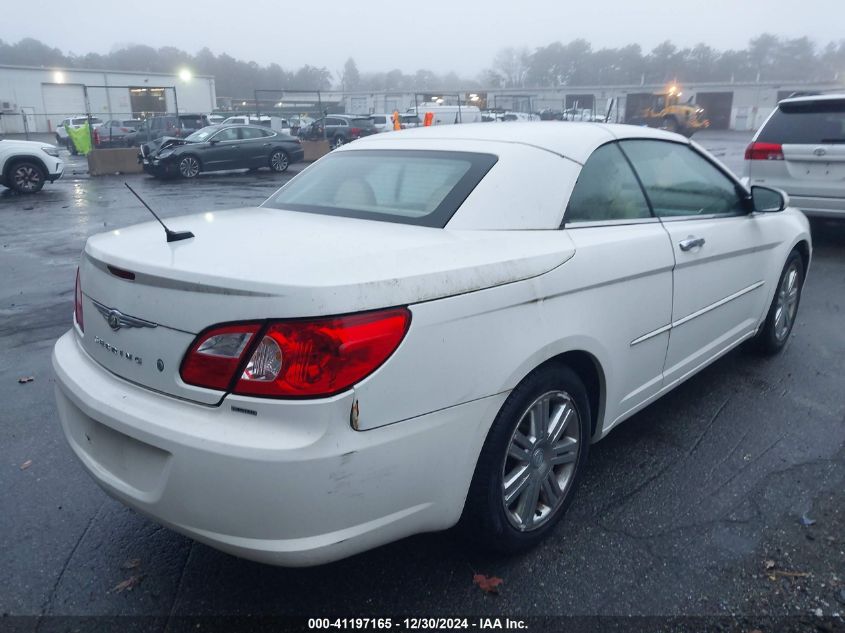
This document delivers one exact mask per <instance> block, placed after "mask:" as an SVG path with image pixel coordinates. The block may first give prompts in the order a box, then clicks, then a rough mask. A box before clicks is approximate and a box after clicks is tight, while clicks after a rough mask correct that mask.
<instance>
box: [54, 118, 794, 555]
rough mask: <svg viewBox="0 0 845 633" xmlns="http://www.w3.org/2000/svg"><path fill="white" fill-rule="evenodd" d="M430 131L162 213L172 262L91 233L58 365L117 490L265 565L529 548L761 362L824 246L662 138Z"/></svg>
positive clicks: (779, 344) (759, 190)
mask: <svg viewBox="0 0 845 633" xmlns="http://www.w3.org/2000/svg"><path fill="white" fill-rule="evenodd" d="M430 132H431V131H430V130H426V129H418V130H407V131H405V132H402V133H401V134H377V135H373V136H370V137H368V138H365V139H361V140H359V141H357V142H355V143H352V144H350V145H348V146H345V147H342V148H340V149H338V150H337V151H335V152H332V153H330V154H329V155H327V156H326V157H324V158H322V159H321V160H319V161H318V162H316V163H315V164H314V165H312V166H311V167H310V168H308V169H306V170H304V171H303V172H301V173H300V174H298V175H297V176H296V177H295V178H293V179H292V180H290V181H289V182H288V183H287V184H285V185H284V186H283V187H282V188H281V189H279V190H278V191H277V192H276V193H275V194H274V195H273V196H271V197H270V198H269V199H268V200H267V201H266V202H265V203H264V204H262V205H261V206H260V207H253V208H241V209H236V210H233V211H228V212H226V211H223V212H221V211H219V210H216V209H214V208H213V207H210V208H209V210H208V213H205V214H198V215H193V216H186V217H181V218H175V219H174V218H171V219H168V224H169V225H170V226H171V228H172V229H174V230H179V231H187V230H190V231H191V232H192V233H193V234H194V237H193V238H191V239H189V240H185V241H183V242H179V243H178V244H177V245H174V244H170V243H168V242H167V241H166V240H165V235H164V233H163V232H162V230H161V227H160V226H159V225H158V224H156V223H155V222H152V221H151V222H147V223H145V224H141V225H138V226H136V227H131V228H128V229H121V230H120V231H119V235H118V234H117V233H118V232H117V231H109V232H107V233H102V234H100V235H96V236H93V237H91V238H89V239H88V242H87V244H86V246H85V250H84V254H83V256H82V258H81V260H80V267H79V271H78V274H77V282H76V291H75V297H76V301H75V303H76V305H75V311H74V314H75V317H74V321H73V325H72V328H71V330H70V331H69V332H68V333H67V334H65V335H64V336H63V337H62V338H61V339H60V340H59V341H58V342H57V343H56V346H55V350H54V353H53V367H54V370H55V376H56V382H57V387H58V388H57V389H56V398H57V402H58V411H59V416H60V418H61V422H62V426H63V429H64V433H65V435H66V437H67V440H68V442H69V443H70V446H71V447H72V448H73V450H74V451H75V453H76V454H77V456H78V457H79V459H80V460H81V462H82V464H83V466H84V467H85V468H86V469H87V470H88V471H89V473H90V474H91V475H92V477H93V478H94V479H95V481H97V482H98V483H99V484H100V485H101V486H102V487H103V488H105V489H106V490H107V491H108V492H109V494H110V495H112V496H114V497H115V498H117V499H119V500H120V501H122V502H123V503H125V504H127V505H129V506H131V507H134V508H137V509H138V510H140V511H141V512H143V513H144V514H145V515H147V516H150V517H153V518H154V519H156V520H157V521H159V522H160V523H162V524H164V525H166V526H169V527H171V528H172V529H174V530H177V531H179V532H182V533H184V534H187V535H189V536H191V537H193V538H196V539H198V540H200V541H202V542H203V543H206V544H209V545H211V546H213V547H217V548H219V549H221V550H224V551H226V552H229V553H232V554H236V555H240V556H244V557H247V558H251V559H255V560H259V561H264V562H269V563H275V564H283V565H315V564H319V563H324V562H327V561H331V560H335V559H339V558H342V557H345V556H349V555H351V554H354V553H357V552H360V551H363V550H366V549H369V548H373V547H376V546H378V545H381V544H383V543H387V542H389V541H393V540H396V539H400V538H402V537H405V536H408V535H411V534H414V533H418V532H425V531H432V530H440V529H446V528H449V527H451V526H453V525H455V524H460V526H461V528H462V529H463V530H465V531H466V533H467V534H469V535H471V537H472V539H473V541H474V542H475V543H478V544H483V545H485V546H488V547H492V548H495V549H498V550H503V551H510V552H513V551H519V550H522V549H525V548H527V547H530V546H532V545H535V544H537V543H538V542H540V541H541V540H542V539H543V538H544V537H545V536H547V535H549V534H550V533H551V532H552V530H554V528H555V524H556V523H557V521H559V520H560V519H561V517H562V516H563V514H564V512H565V510H566V508H567V506H568V504H569V503H570V501H571V500H572V497H573V493H574V491H575V490H576V487H577V484H578V480H579V479H580V477H581V474H582V472H583V470H584V465H585V463H586V461H587V454H588V451H589V447H590V443H591V442H594V441H597V440H599V439H601V438H602V437H604V436H606V435H607V434H608V433H609V432H610V431H611V429H613V428H614V427H615V426H616V425H617V424H619V423H620V422H622V421H623V420H625V419H627V418H629V417H631V416H632V415H633V414H634V413H636V412H637V411H639V410H640V409H642V408H643V407H645V406H646V405H648V404H649V403H651V402H653V401H654V400H656V399H657V398H659V397H660V396H662V395H664V394H665V393H667V392H668V391H670V390H671V389H673V388H674V387H676V386H677V385H679V384H680V383H682V382H683V381H685V380H686V379H688V378H689V377H690V376H693V375H694V374H695V373H697V372H698V371H700V370H701V369H702V368H704V367H706V366H707V365H709V364H710V363H712V362H713V361H715V360H716V359H717V358H719V357H720V356H722V355H723V354H725V353H727V352H728V351H729V350H731V349H733V348H735V347H737V346H738V345H740V344H741V343H743V342H744V341H751V342H753V343H754V345H755V346H757V347H758V348H759V349H760V350H762V351H765V352H768V353H774V352H777V351H779V350H780V349H782V348H783V346H784V345H785V344H786V342H787V340H788V338H789V336H790V332H791V330H792V326H793V324H794V323H795V319H796V315H797V310H798V304H799V300H800V297H801V289H802V287H803V282H804V277H805V274H806V272H807V269H808V266H809V263H810V257H811V243H810V233H809V226H808V221H807V218H806V217H804V215H803V214H801V213H800V212H798V211H797V210H794V209H791V208H787V207H786V203H787V200H786V198H785V196H784V195H783V194H782V193H781V192H779V191H776V190H773V189H768V188H765V187H754V188H752V189H751V190H748V189H745V188H744V187H743V185H742V184H741V183H740V182H739V181H738V180H737V179H736V177H735V176H733V175H732V174H731V172H730V171H729V170H728V169H727V168H726V167H725V166H724V165H722V164H721V163H719V162H718V161H717V160H716V159H715V158H713V157H712V156H711V155H710V154H708V153H707V152H706V151H705V150H703V149H702V148H701V147H699V146H698V145H697V144H695V143H693V142H690V141H689V140H688V139H686V138H684V137H683V136H680V135H677V134H672V133H669V132H665V131H662V130H657V129H649V128H640V127H635V126H626V125H600V124H592V123H584V124H578V125H577V126H573V125H572V124H571V123H548V124H546V125H537V124H536V123H502V124H499V125H477V126H460V125H456V126H444V127H443V128H442V129H440V130H438V134H437V135H436V136H435V137H433V136H432V135H431V133H430ZM670 334H671V336H670ZM690 503H691V504H693V503H695V500H694V499H691V500H690ZM221 508H225V509H226V511H225V512H221V511H220V509H221Z"/></svg>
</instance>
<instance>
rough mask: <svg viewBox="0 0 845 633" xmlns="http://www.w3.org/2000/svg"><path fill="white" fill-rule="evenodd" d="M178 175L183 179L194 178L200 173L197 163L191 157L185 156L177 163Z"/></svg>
mask: <svg viewBox="0 0 845 633" xmlns="http://www.w3.org/2000/svg"><path fill="white" fill-rule="evenodd" d="M179 173H180V174H182V176H183V177H184V178H193V177H195V176H196V175H197V174H198V173H200V164H199V161H198V160H197V159H196V158H194V157H193V156H185V158H183V159H182V160H181V161H180V162H179Z"/></svg>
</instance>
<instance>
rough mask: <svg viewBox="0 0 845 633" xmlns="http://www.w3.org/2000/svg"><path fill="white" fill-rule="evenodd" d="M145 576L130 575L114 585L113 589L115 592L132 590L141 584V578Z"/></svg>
mask: <svg viewBox="0 0 845 633" xmlns="http://www.w3.org/2000/svg"><path fill="white" fill-rule="evenodd" d="M142 578H143V576H129V578H127V579H126V580H123V581H121V582H119V583H117V584H116V585H115V586H114V587H112V589H111V590H112V591H114V592H115V593H122V592H124V591H132V590H133V589H134V588H135V587H137V586H138V585H140V584H141V579H142Z"/></svg>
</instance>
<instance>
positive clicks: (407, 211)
mask: <svg viewBox="0 0 845 633" xmlns="http://www.w3.org/2000/svg"><path fill="white" fill-rule="evenodd" d="M496 160H497V158H496V156H493V155H492V154H477V153H474V152H441V151H427V150H357V151H354V150H353V151H345V152H336V153H332V154H329V155H328V156H326V157H325V158H323V159H322V160H320V161H318V162H317V163H315V164H314V165H313V166H312V167H310V168H308V169H306V170H305V171H304V172H302V173H301V174H299V175H298V176H296V177H295V178H293V179H292V180H291V181H290V182H288V183H287V184H286V185H285V186H284V187H282V188H281V189H279V191H277V192H276V193H275V194H274V195H273V196H271V197H270V199H269V200H267V202H265V203H264V205H263V206H266V207H272V208H276V209H290V210H293V211H305V212H308V213H320V214H324V215H339V216H343V217H348V218H361V219H366V220H381V221H384V222H398V223H401V224H417V225H421V226H430V227H439V228H443V227H444V226H446V223H447V222H448V221H449V220H450V219H451V217H452V216H453V215H454V213H455V211H457V210H458V207H460V206H461V204H462V203H463V201H464V200H465V199H466V197H467V196H468V195H469V194H470V192H472V190H473V189H474V188H475V186H476V185H477V184H478V183H479V182H480V181H481V179H482V178H484V176H485V175H486V174H487V172H488V171H489V170H490V168H491V167H492V166H493V165H494V164H496Z"/></svg>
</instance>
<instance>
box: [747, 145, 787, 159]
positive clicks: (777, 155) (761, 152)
mask: <svg viewBox="0 0 845 633" xmlns="http://www.w3.org/2000/svg"><path fill="white" fill-rule="evenodd" d="M745 160H783V146H782V145H781V144H780V143H751V145H749V146H748V147H747V148H746V149H745Z"/></svg>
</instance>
